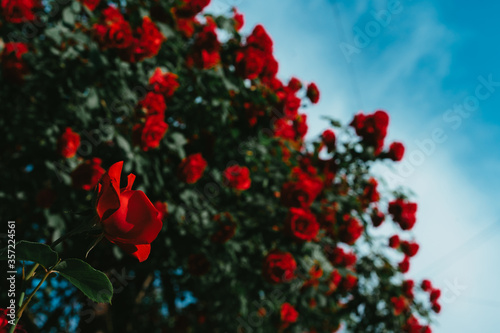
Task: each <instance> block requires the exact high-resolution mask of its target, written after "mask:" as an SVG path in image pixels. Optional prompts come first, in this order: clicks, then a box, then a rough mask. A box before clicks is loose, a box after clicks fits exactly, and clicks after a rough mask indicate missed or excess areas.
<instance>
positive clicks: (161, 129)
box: [133, 116, 168, 151]
mask: <svg viewBox="0 0 500 333" xmlns="http://www.w3.org/2000/svg"><path fill="white" fill-rule="evenodd" d="M167 130H168V124H166V123H165V122H164V121H163V116H149V117H147V118H146V123H145V124H137V125H135V126H134V129H133V132H134V133H133V134H134V142H135V144H136V145H140V146H141V148H142V150H144V151H148V150H149V149H151V148H158V146H159V145H160V141H161V139H163V137H164V136H165V133H167Z"/></svg>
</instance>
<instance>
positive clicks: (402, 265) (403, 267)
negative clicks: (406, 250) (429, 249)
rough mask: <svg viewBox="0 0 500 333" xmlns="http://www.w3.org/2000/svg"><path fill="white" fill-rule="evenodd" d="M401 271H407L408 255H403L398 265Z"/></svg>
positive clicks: (408, 265) (408, 264)
mask: <svg viewBox="0 0 500 333" xmlns="http://www.w3.org/2000/svg"><path fill="white" fill-rule="evenodd" d="M398 267H399V270H400V271H401V273H407V272H408V271H409V270H410V257H407V256H405V257H404V259H403V261H401V262H400V263H399V265H398Z"/></svg>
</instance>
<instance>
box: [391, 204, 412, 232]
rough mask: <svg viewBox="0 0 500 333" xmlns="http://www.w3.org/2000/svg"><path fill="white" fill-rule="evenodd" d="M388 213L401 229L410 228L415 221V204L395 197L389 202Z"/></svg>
mask: <svg viewBox="0 0 500 333" xmlns="http://www.w3.org/2000/svg"><path fill="white" fill-rule="evenodd" d="M389 213H390V214H391V215H392V218H393V220H394V221H395V222H397V223H398V224H399V226H400V227H401V229H403V230H410V229H412V228H413V226H414V225H415V222H416V221H417V217H416V214H417V204H416V203H414V202H409V201H405V200H403V199H396V200H394V201H391V202H389Z"/></svg>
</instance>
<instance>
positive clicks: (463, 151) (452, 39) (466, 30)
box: [210, 0, 500, 333]
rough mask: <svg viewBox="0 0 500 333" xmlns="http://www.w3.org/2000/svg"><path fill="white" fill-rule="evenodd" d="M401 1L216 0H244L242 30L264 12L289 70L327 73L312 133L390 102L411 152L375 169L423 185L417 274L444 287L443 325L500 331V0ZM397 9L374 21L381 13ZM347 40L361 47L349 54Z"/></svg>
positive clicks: (312, 114)
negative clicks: (498, 258) (394, 166)
mask: <svg viewBox="0 0 500 333" xmlns="http://www.w3.org/2000/svg"><path fill="white" fill-rule="evenodd" d="M395 2H396V5H394V4H391V3H394V1H387V0H380V1H377V0H366V1H338V0H295V1H278V0H213V1H212V5H211V7H210V10H211V11H225V10H228V8H230V7H231V6H237V7H238V8H239V9H240V11H241V12H243V13H244V14H245V19H246V22H245V27H244V32H250V31H251V29H252V27H253V26H254V25H255V24H257V23H262V24H263V25H264V26H265V27H266V29H267V30H268V31H269V33H270V35H271V36H272V38H273V39H274V45H275V55H276V57H277V59H278V61H279V62H280V77H281V78H282V79H287V78H289V77H290V76H291V75H295V76H297V77H298V78H300V79H302V80H304V81H314V82H316V83H317V84H318V86H319V87H320V90H321V93H322V98H321V101H320V103H319V104H318V105H317V106H316V107H314V108H311V109H309V110H308V111H307V113H308V117H309V118H308V120H309V126H310V129H309V131H310V135H315V134H319V133H321V131H322V130H323V129H325V127H326V125H327V124H326V123H325V122H324V121H322V120H321V119H320V116H322V115H329V116H333V117H335V118H338V119H341V120H342V121H344V122H347V121H349V120H350V119H351V118H352V116H353V115H354V114H355V113H356V112H358V111H360V110H363V111H365V112H373V111H374V110H376V109H384V110H387V111H388V112H389V113H390V115H391V126H390V132H389V140H400V141H403V142H404V143H405V145H406V147H407V154H406V157H405V159H404V161H403V162H402V163H401V165H400V167H399V168H397V169H396V170H389V169H388V168H384V167H380V168H379V169H378V170H377V172H380V173H382V174H383V175H384V176H385V177H387V178H389V179H391V180H393V184H395V185H398V184H402V185H405V186H408V187H410V188H411V189H413V190H414V192H415V194H416V200H417V201H418V203H419V211H418V223H417V226H416V228H415V234H416V237H417V240H418V241H419V243H420V244H421V246H422V247H421V250H420V253H419V254H418V255H417V257H416V258H415V259H414V261H413V262H412V269H411V271H410V277H413V278H416V279H418V278H422V277H430V278H432V280H433V281H434V282H435V284H436V285H437V286H438V287H440V288H442V289H443V292H444V295H445V297H444V298H443V300H442V303H443V304H442V305H443V311H442V313H441V315H440V316H439V317H438V318H437V319H438V322H437V324H436V325H435V326H434V332H437V333H445V332H471V331H473V332H482V333H490V332H491V333H497V332H498V329H497V327H498V326H500V316H498V312H499V310H500V300H499V296H500V285H499V283H498V275H499V273H500V266H499V265H498V263H497V261H496V254H497V253H499V252H500V218H499V213H500V205H498V204H497V200H498V198H499V197H500V196H499V192H500V177H498V176H497V175H498V170H500V149H498V148H497V145H496V144H497V143H498V142H500V141H499V140H500V130H499V129H500V113H498V112H497V111H498V110H499V109H500V66H498V62H499V58H498V55H499V54H500V43H499V38H500V37H499V36H498V33H499V32H500V20H498V13H499V12H500V11H499V10H500V3H498V2H493V1H486V0H479V1H474V2H469V1H462V0H459V1H457V0H455V1H452V0H441V1H439V2H437V1H430V0H420V1H415V0H414V1H411V0H400V1H399V2H398V1H395ZM397 4H399V6H397ZM389 8H391V9H393V13H391V14H390V15H389V16H387V15H386V16H384V17H385V21H383V22H382V21H380V22H382V23H383V24H380V23H376V22H377V21H376V19H375V16H377V15H376V14H374V13H379V14H381V13H384V12H383V11H384V10H388V9H389ZM389 13H390V12H389ZM374 22H375V23H374ZM377 26H378V27H379V29H377ZM367 29H368V30H367ZM370 29H371V30H370ZM359 31H363V32H364V34H367V31H368V32H369V35H366V36H367V37H368V38H365V39H364V40H361V39H360V38H359V36H360V34H359ZM357 36H358V37H357ZM356 37H357V38H358V39H356ZM356 41H357V42H358V43H357V44H356ZM360 41H361V42H363V43H360ZM347 45H348V46H350V48H348V49H349V50H351V51H352V50H353V48H352V47H355V48H356V52H354V53H351V54H350V56H347V57H346V52H345V49H346V46H347ZM342 49H344V51H343V50H342ZM347 54H349V52H347ZM480 77H481V78H480ZM485 80H486V81H488V80H490V81H493V83H492V84H491V83H490V84H489V85H488V84H486V85H485V84H484V83H482V82H484V81H485ZM496 82H499V83H498V85H495V84H496ZM478 97H480V98H478ZM460 110H462V111H460ZM467 110H470V111H467ZM436 133H437V134H439V135H437V134H436ZM436 138H439V140H436Z"/></svg>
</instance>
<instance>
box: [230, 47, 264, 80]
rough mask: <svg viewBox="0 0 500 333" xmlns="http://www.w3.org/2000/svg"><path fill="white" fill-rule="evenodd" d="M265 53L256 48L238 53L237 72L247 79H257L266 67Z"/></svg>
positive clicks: (247, 48) (245, 49)
mask: <svg viewBox="0 0 500 333" xmlns="http://www.w3.org/2000/svg"><path fill="white" fill-rule="evenodd" d="M265 60H266V57H265V53H264V52H263V51H262V50H260V49H258V48H255V47H246V48H244V49H242V50H239V51H237V53H236V72H237V73H238V75H240V76H241V77H243V78H245V79H249V80H253V79H256V78H257V77H258V76H259V75H260V73H261V72H262V70H263V69H264V66H265Z"/></svg>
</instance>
